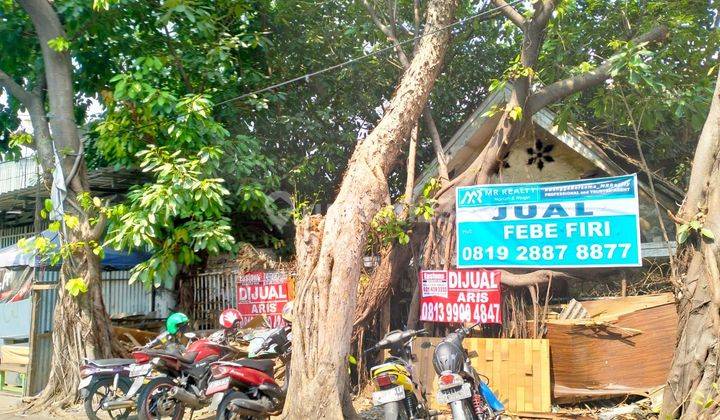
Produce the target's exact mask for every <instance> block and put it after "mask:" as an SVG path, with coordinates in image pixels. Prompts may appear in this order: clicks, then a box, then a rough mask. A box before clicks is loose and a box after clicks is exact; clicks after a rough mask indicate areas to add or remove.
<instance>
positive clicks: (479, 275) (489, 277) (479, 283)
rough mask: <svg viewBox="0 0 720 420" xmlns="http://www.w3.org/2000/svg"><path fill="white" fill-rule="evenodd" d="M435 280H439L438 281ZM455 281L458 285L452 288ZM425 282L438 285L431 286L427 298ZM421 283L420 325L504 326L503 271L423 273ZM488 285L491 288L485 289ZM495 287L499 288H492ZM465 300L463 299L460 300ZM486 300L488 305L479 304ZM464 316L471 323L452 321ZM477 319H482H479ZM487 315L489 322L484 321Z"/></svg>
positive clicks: (420, 275) (428, 271) (459, 270)
mask: <svg viewBox="0 0 720 420" xmlns="http://www.w3.org/2000/svg"><path fill="white" fill-rule="evenodd" d="M432 277H435V279H433V278H432ZM441 277H442V278H441ZM453 279H454V281H455V283H456V286H455V287H451V284H452V283H453ZM425 280H428V281H429V282H432V281H433V280H435V282H436V284H434V285H433V284H431V285H428V286H429V287H428V288H427V292H428V294H427V295H426V287H425V286H426V285H425V284H424V281H425ZM417 281H418V284H417V287H418V288H419V289H418V290H420V297H419V298H420V299H419V307H418V312H419V314H418V319H419V320H420V321H423V322H435V323H443V324H457V323H476V322H481V324H482V325H490V324H497V325H502V321H503V320H502V304H503V298H502V272H501V270H498V269H480V268H455V269H448V270H433V269H428V270H420V271H419V272H418V276H417ZM484 281H489V282H490V284H486V285H485V286H484V285H483V282H484ZM443 282H444V283H445V284H444V286H443V285H441V284H440V283H443ZM493 284H494V286H495V287H491V286H492V285H493ZM443 289H444V290H443ZM479 294H483V296H482V297H481V296H480V295H479ZM470 295H472V296H470ZM461 296H462V298H463V299H459V298H460V297H461ZM483 297H485V298H486V299H487V301H485V302H482V301H479V299H482V298H483ZM461 312H462V313H463V314H467V319H460V318H458V319H451V318H450V317H451V316H453V315H454V316H456V317H460V316H462V315H461ZM438 315H439V316H438ZM474 315H478V316H477V317H475V316H474ZM483 315H485V318H486V320H485V321H483V320H482V317H483ZM489 316H491V317H492V319H493V320H492V321H488V320H487V318H488V317H489Z"/></svg>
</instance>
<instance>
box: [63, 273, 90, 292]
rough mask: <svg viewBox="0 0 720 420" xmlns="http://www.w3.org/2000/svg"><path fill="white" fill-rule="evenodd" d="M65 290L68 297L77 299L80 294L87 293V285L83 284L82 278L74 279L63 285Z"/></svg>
mask: <svg viewBox="0 0 720 420" xmlns="http://www.w3.org/2000/svg"><path fill="white" fill-rule="evenodd" d="M65 290H67V291H68V293H70V296H73V297H77V296H78V295H80V294H81V293H85V292H87V291H88V286H87V283H85V280H83V279H82V277H75V278H72V279H70V280H68V281H67V283H65Z"/></svg>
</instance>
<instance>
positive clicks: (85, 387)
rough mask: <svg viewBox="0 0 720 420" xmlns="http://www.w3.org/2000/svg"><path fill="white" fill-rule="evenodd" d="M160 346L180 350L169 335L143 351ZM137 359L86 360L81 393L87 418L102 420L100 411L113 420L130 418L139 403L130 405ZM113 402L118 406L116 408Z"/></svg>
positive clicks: (82, 372) (163, 334)
mask: <svg viewBox="0 0 720 420" xmlns="http://www.w3.org/2000/svg"><path fill="white" fill-rule="evenodd" d="M158 344H163V345H166V346H179V344H178V343H175V342H174V341H173V340H172V337H170V336H169V335H168V334H167V333H166V332H164V333H162V334H160V335H158V336H157V337H156V338H155V339H153V340H152V341H150V342H149V343H147V344H146V345H145V346H143V347H141V348H151V347H153V346H156V345H158ZM134 362H135V360H134V359H100V360H89V359H84V361H83V364H82V365H81V366H80V385H79V386H78V391H79V393H80V397H81V398H82V399H83V406H84V408H85V414H87V416H88V418H89V419H91V420H99V418H100V417H99V416H98V414H99V413H100V411H106V412H107V414H108V415H109V416H110V418H112V419H124V418H127V417H128V416H129V415H130V412H131V411H132V409H133V408H134V407H135V403H134V402H132V401H130V398H132V396H133V395H134V393H135V392H136V391H134V392H132V393H131V388H132V380H131V379H130V372H131V369H132V367H133V364H134ZM113 402H117V404H115V405H113V404H112V403H113Z"/></svg>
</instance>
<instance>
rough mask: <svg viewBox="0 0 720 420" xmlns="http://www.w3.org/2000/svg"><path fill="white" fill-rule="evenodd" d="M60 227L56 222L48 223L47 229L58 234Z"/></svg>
mask: <svg viewBox="0 0 720 420" xmlns="http://www.w3.org/2000/svg"><path fill="white" fill-rule="evenodd" d="M60 227H61V225H60V222H59V221H57V220H56V221H54V222H52V223H50V225H49V226H48V229H49V230H50V231H51V232H60Z"/></svg>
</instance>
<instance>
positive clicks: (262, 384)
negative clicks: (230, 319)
mask: <svg viewBox="0 0 720 420" xmlns="http://www.w3.org/2000/svg"><path fill="white" fill-rule="evenodd" d="M258 353H259V354H260V353H263V354H262V356H258V357H275V356H278V357H279V358H280V360H282V362H283V364H284V365H285V366H287V367H288V368H287V369H286V370H285V381H284V382H283V385H282V386H279V385H278V384H277V382H275V379H274V378H273V370H274V367H275V362H274V361H273V360H269V359H242V360H237V361H233V362H226V361H219V362H215V363H212V365H211V370H212V377H213V380H212V381H210V382H209V383H208V386H207V391H206V392H205V393H206V395H207V396H208V397H212V400H213V403H216V402H218V401H219V405H218V407H217V419H223V420H224V419H232V418H246V417H249V418H251V419H255V418H267V417H268V416H270V415H277V414H279V413H280V412H281V411H282V408H283V405H284V404H285V395H286V393H287V386H288V383H289V382H290V369H289V361H290V355H291V342H290V327H280V328H278V329H277V330H275V331H274V332H273V333H272V334H271V335H269V336H268V337H267V338H266V339H265V341H264V342H263V344H262V346H261V348H260V351H258ZM213 405H214V404H213Z"/></svg>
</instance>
